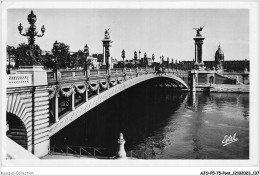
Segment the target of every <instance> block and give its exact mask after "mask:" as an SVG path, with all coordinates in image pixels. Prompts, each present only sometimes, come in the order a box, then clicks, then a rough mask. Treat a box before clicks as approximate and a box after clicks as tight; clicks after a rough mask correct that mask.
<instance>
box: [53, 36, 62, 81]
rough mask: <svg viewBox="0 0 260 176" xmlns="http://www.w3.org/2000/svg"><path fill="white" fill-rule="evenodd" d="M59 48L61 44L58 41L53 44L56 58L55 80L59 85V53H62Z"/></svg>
mask: <svg viewBox="0 0 260 176" xmlns="http://www.w3.org/2000/svg"><path fill="white" fill-rule="evenodd" d="M58 48H59V43H58V42H57V40H56V41H55V42H54V44H53V51H54V53H53V54H54V57H55V65H54V70H55V79H56V82H57V83H58V69H59V62H58V57H57V55H58V53H60V52H61V50H60V49H58Z"/></svg>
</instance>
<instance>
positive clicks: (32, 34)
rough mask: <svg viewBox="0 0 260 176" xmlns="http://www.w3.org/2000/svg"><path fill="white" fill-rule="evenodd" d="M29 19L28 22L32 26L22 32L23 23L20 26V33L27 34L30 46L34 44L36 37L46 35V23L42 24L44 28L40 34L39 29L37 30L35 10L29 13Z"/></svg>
mask: <svg viewBox="0 0 260 176" xmlns="http://www.w3.org/2000/svg"><path fill="white" fill-rule="evenodd" d="M27 20H28V22H29V24H30V27H29V28H27V29H26V30H25V33H22V30H23V26H22V24H21V23H20V24H19V26H18V30H19V33H20V35H22V36H25V37H27V38H28V44H29V45H30V46H33V45H34V42H35V37H42V36H44V32H45V27H44V25H43V26H42V28H41V32H42V34H41V35H38V31H37V30H36V25H35V22H36V21H37V17H36V15H35V14H34V13H33V11H31V13H30V14H29V15H28V17H27Z"/></svg>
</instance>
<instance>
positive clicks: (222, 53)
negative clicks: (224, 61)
mask: <svg viewBox="0 0 260 176" xmlns="http://www.w3.org/2000/svg"><path fill="white" fill-rule="evenodd" d="M217 55H224V52H223V51H222V50H221V48H220V45H218V50H217V51H216V53H215V56H217Z"/></svg>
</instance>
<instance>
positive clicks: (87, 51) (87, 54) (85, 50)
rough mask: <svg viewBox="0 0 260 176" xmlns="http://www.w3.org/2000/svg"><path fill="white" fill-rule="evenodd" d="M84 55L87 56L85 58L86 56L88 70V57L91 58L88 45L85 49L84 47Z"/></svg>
mask: <svg viewBox="0 0 260 176" xmlns="http://www.w3.org/2000/svg"><path fill="white" fill-rule="evenodd" d="M84 54H85V56H86V60H85V70H87V69H88V68H87V67H88V66H87V61H88V56H89V47H88V45H85V47H84Z"/></svg>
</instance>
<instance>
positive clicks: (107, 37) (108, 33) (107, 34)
mask: <svg viewBox="0 0 260 176" xmlns="http://www.w3.org/2000/svg"><path fill="white" fill-rule="evenodd" d="M110 32H111V31H110V28H108V29H105V39H110Z"/></svg>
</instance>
